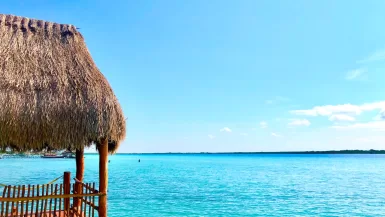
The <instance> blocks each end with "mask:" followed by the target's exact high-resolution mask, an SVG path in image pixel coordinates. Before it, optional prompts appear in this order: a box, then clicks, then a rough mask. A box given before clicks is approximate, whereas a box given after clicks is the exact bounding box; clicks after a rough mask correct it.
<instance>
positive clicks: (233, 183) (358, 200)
mask: <svg viewBox="0 0 385 217" xmlns="http://www.w3.org/2000/svg"><path fill="white" fill-rule="evenodd" d="M139 158H140V159H141V162H140V163H138V159H139ZM110 159H111V163H110V164H109V174H110V180H109V195H108V200H109V216H116V217H119V216H385V156H384V155H115V156H112V157H110ZM0 165H1V173H0V174H1V175H0V183H5V184H42V183H45V182H49V181H51V180H52V179H54V178H55V177H57V176H60V175H62V173H63V172H64V171H66V170H69V171H71V172H73V174H74V172H75V170H74V168H75V161H74V160H73V159H56V160H53V159H3V160H0ZM97 174H98V156H97V155H87V156H86V171H85V178H86V181H88V182H92V181H97V180H98V175H97Z"/></svg>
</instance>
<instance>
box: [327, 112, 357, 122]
mask: <svg viewBox="0 0 385 217" xmlns="http://www.w3.org/2000/svg"><path fill="white" fill-rule="evenodd" d="M329 120H330V121H355V120H356V118H354V117H352V116H349V115H345V114H336V115H331V116H330V117H329Z"/></svg>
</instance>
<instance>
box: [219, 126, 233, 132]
mask: <svg viewBox="0 0 385 217" xmlns="http://www.w3.org/2000/svg"><path fill="white" fill-rule="evenodd" d="M220 131H221V132H227V133H231V132H232V130H231V129H230V128H228V127H224V128H222V129H220Z"/></svg>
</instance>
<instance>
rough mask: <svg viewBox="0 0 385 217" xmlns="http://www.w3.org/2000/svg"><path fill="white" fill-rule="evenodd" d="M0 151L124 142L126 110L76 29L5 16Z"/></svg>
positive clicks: (0, 39)
mask: <svg viewBox="0 0 385 217" xmlns="http://www.w3.org/2000/svg"><path fill="white" fill-rule="evenodd" d="M0 103H1V108H0V146H2V147H9V148H16V149H18V150H31V149H33V150H39V149H42V148H45V147H46V146H47V144H49V146H50V147H51V148H54V149H68V148H71V149H73V148H79V149H80V148H83V147H85V146H90V145H91V143H95V144H100V141H101V139H104V138H108V139H109V141H110V144H111V147H110V148H109V150H110V151H111V152H114V151H115V150H116V149H117V147H118V146H119V143H120V142H121V141H122V140H123V139H124V137H125V132H126V129H125V128H126V126H125V119H124V116H123V112H122V109H121V107H120V105H119V103H118V101H117V98H116V97H115V95H114V93H113V91H112V89H111V87H110V85H109V83H108V82H107V80H106V79H105V77H104V76H103V75H102V74H101V72H100V71H99V70H98V68H97V67H96V65H95V63H94V62H93V60H92V58H91V56H90V53H89V51H88V50H87V47H86V45H85V42H84V39H83V36H82V35H81V34H80V33H79V32H78V31H77V29H76V28H75V27H74V26H72V25H63V24H57V23H51V22H46V21H42V20H34V19H28V18H24V17H18V16H13V15H2V14H0Z"/></svg>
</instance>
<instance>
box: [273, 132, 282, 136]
mask: <svg viewBox="0 0 385 217" xmlns="http://www.w3.org/2000/svg"><path fill="white" fill-rule="evenodd" d="M271 136H274V137H282V136H281V135H279V134H278V133H271Z"/></svg>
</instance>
